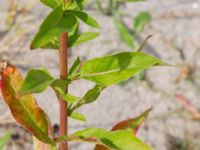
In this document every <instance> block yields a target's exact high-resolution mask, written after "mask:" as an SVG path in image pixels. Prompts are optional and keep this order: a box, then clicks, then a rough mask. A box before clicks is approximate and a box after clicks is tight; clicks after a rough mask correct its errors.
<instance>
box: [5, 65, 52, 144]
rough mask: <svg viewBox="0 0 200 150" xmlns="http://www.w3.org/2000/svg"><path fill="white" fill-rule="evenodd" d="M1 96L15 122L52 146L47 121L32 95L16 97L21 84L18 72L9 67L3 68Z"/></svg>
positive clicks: (21, 80)
mask: <svg viewBox="0 0 200 150" xmlns="http://www.w3.org/2000/svg"><path fill="white" fill-rule="evenodd" d="M1 76H2V85H3V86H2V94H3V98H4V100H5V102H6V103H7V105H8V107H9V109H10V111H11V113H12V115H13V117H14V118H15V120H16V121H17V122H18V123H19V124H21V125H22V126H23V127H24V128H26V129H27V130H29V131H30V132H32V134H33V135H34V136H35V137H37V138H38V139H39V140H40V141H42V142H44V143H48V144H54V142H53V141H52V140H51V138H50V137H49V136H48V125H49V123H48V120H47V116H46V115H45V113H44V111H43V110H42V109H41V108H40V107H39V106H38V104H37V103H36V101H35V99H34V97H33V96H32V95H30V94H29V95H25V96H22V97H17V93H18V91H19V89H20V87H21V85H22V83H23V79H22V76H21V74H20V73H19V71H18V70H17V69H16V68H15V67H14V66H11V65H8V66H7V67H5V68H3V70H2V72H1Z"/></svg>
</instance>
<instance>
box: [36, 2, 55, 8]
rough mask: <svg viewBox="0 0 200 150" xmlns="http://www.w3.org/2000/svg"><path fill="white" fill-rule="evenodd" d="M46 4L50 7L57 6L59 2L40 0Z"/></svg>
mask: <svg viewBox="0 0 200 150" xmlns="http://www.w3.org/2000/svg"><path fill="white" fill-rule="evenodd" d="M40 2H42V3H43V4H44V5H46V6H48V7H50V8H55V7H56V6H57V5H58V3H57V1H55V0H40Z"/></svg>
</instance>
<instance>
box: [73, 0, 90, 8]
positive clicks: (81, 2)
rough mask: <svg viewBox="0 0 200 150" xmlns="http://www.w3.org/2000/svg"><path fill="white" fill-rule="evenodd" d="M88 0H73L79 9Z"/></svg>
mask: <svg viewBox="0 0 200 150" xmlns="http://www.w3.org/2000/svg"><path fill="white" fill-rule="evenodd" d="M87 1H88V0H75V2H76V4H77V6H78V8H79V10H82V9H83V8H84V5H85V4H86V3H87Z"/></svg>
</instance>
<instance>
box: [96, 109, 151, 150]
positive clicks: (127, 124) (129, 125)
mask: <svg viewBox="0 0 200 150" xmlns="http://www.w3.org/2000/svg"><path fill="white" fill-rule="evenodd" d="M151 110H152V108H149V109H147V110H146V111H145V112H143V113H142V114H141V115H139V116H138V117H135V118H132V119H126V120H124V121H121V122H119V123H118V124H116V125H115V126H113V128H112V131H116V130H132V132H133V134H134V135H136V134H137V132H138V130H139V128H140V126H141V124H142V123H143V122H144V120H145V119H146V118H147V116H148V114H149V112H150V111H151ZM94 150H110V149H109V148H107V147H105V146H103V145H96V147H95V149H94Z"/></svg>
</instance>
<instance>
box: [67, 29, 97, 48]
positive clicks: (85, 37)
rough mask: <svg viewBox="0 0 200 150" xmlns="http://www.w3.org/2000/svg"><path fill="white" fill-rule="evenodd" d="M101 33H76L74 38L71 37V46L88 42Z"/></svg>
mask: <svg viewBox="0 0 200 150" xmlns="http://www.w3.org/2000/svg"><path fill="white" fill-rule="evenodd" d="M99 35H100V33H98V32H84V33H81V34H78V35H76V36H75V37H73V38H70V37H69V47H73V46H77V45H80V44H82V43H85V42H88V41H90V40H93V39H94V38H96V37H98V36H99Z"/></svg>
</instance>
